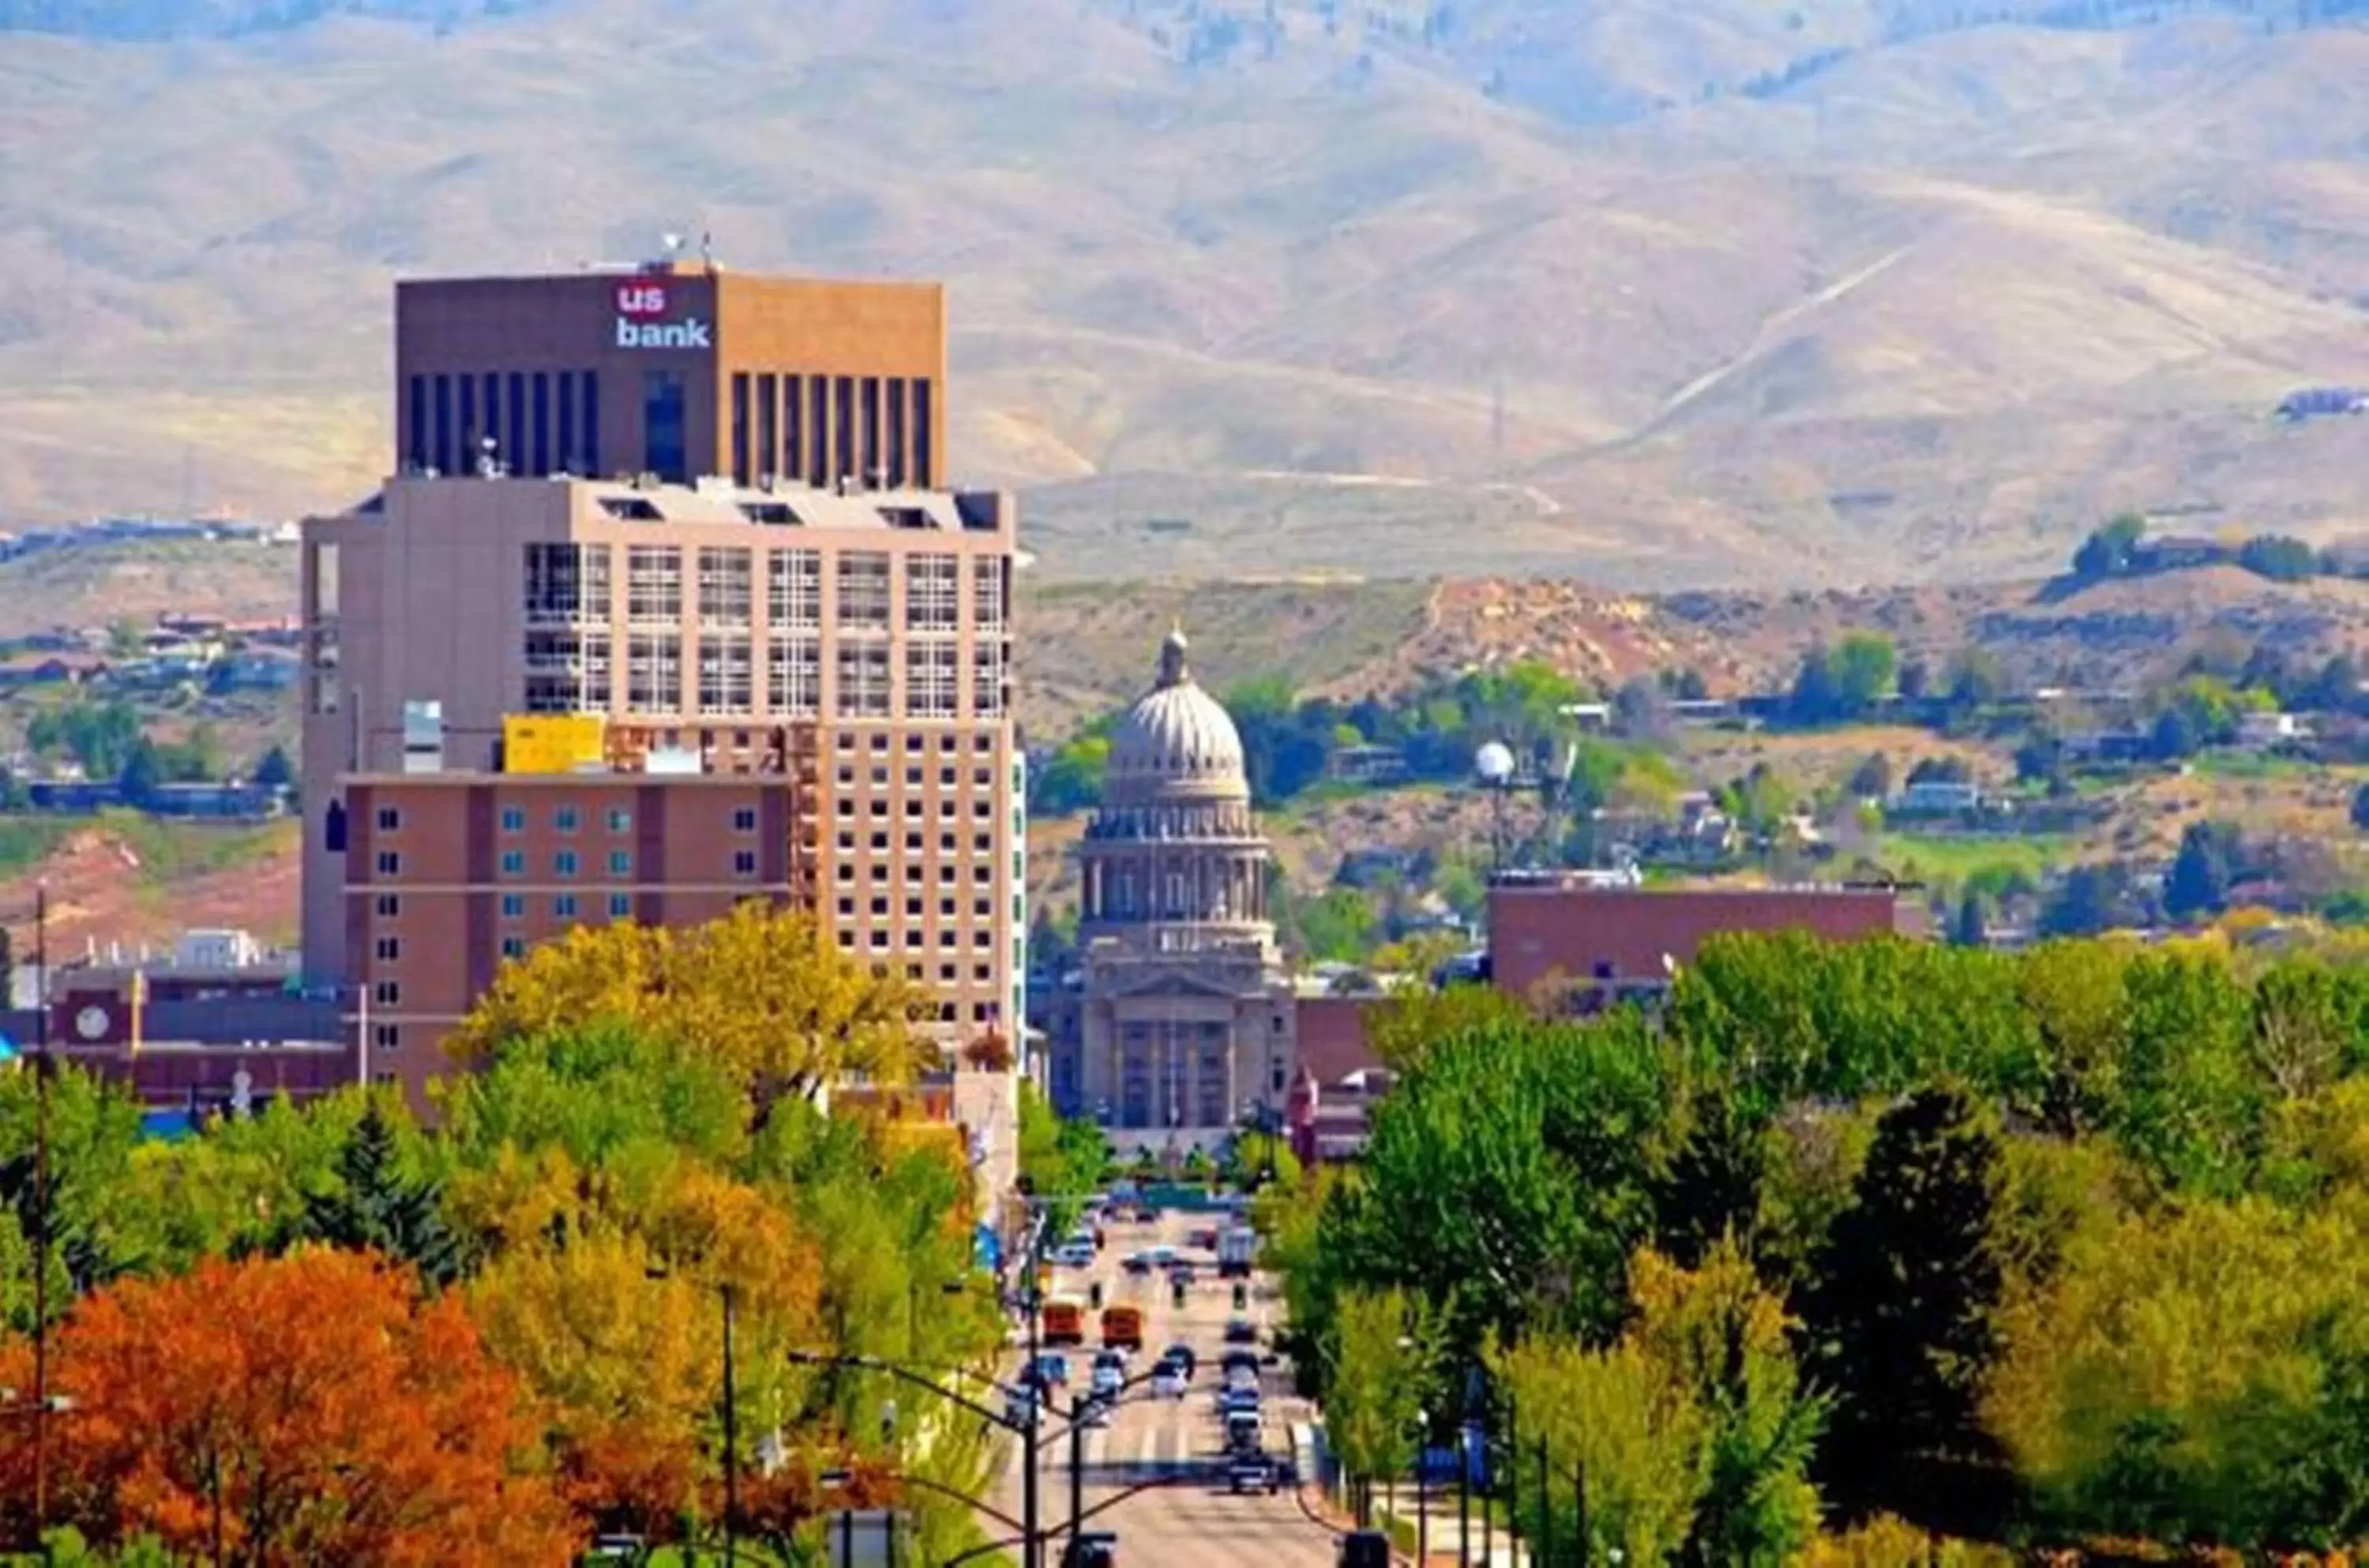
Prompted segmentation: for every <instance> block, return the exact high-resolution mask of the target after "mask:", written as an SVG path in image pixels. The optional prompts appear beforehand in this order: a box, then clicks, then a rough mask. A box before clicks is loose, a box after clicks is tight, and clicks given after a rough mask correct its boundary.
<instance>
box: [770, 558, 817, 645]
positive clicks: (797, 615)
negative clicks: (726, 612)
mask: <svg viewBox="0 0 2369 1568" xmlns="http://www.w3.org/2000/svg"><path fill="white" fill-rule="evenodd" d="M765 554H766V555H767V557H768V558H769V559H770V560H771V562H772V567H771V569H770V570H769V571H768V573H767V574H766V578H765V596H766V599H765V614H766V618H767V620H768V621H770V622H771V623H772V628H773V630H775V631H776V632H784V631H799V632H818V631H820V630H822V555H821V553H820V552H818V551H815V550H768V551H767V552H765Z"/></svg>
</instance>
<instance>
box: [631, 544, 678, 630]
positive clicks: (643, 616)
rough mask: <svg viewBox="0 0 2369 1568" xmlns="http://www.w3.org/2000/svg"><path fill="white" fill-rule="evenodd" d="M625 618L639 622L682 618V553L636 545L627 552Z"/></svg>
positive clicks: (671, 548) (664, 547)
mask: <svg viewBox="0 0 2369 1568" xmlns="http://www.w3.org/2000/svg"><path fill="white" fill-rule="evenodd" d="M625 617H626V619H627V620H629V621H632V622H634V623H635V624H649V623H652V622H659V623H663V624H668V625H674V624H679V623H681V620H682V552H681V550H680V549H677V548H676V547H675V546H673V545H670V544H635V545H633V546H632V547H630V548H629V549H627V551H626V552H625Z"/></svg>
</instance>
